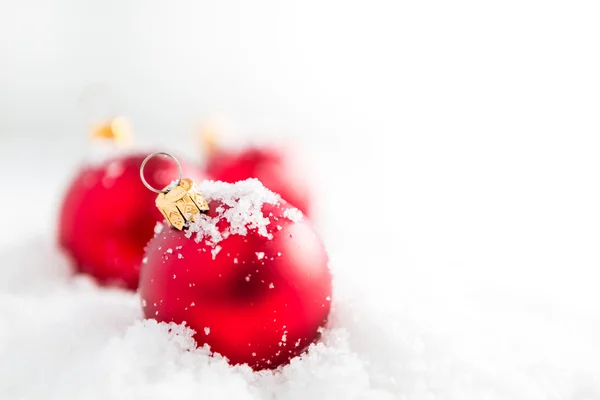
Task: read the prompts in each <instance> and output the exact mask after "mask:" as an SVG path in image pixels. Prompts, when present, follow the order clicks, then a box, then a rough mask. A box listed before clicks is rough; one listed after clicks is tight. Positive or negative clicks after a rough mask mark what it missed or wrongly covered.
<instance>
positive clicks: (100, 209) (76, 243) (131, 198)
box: [58, 155, 198, 290]
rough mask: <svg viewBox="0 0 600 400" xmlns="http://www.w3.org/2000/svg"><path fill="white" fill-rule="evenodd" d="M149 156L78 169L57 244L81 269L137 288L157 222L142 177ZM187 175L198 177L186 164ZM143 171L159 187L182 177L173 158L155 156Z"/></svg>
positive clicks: (65, 203) (103, 279)
mask: <svg viewBox="0 0 600 400" xmlns="http://www.w3.org/2000/svg"><path fill="white" fill-rule="evenodd" d="M144 157H145V155H128V156H124V157H119V158H114V159H112V160H108V161H106V162H104V163H102V164H98V165H86V166H84V167H83V168H81V170H80V171H79V172H78V174H77V176H76V177H75V179H74V180H73V181H72V182H71V184H70V186H69V188H68V189H67V192H66V194H65V197H64V200H63V203H62V207H61V210H60V216H59V226H58V240H59V245H60V246H61V247H62V248H63V249H64V250H65V251H66V253H67V254H69V255H70V256H71V258H72V259H73V262H74V266H75V268H76V270H77V271H78V272H82V273H86V274H89V275H91V276H93V277H94V278H95V279H96V280H97V281H98V282H100V283H103V284H111V285H117V286H122V287H126V288H129V289H132V290H135V289H137V286H138V281H139V273H140V265H141V262H142V256H143V253H144V246H145V245H146V243H147V242H148V241H149V240H150V239H151V238H152V236H153V234H154V228H155V226H156V223H157V221H162V220H163V217H162V215H161V214H160V212H159V211H158V210H157V209H156V206H155V205H154V201H155V198H156V194H155V193H153V192H151V191H150V190H148V189H147V188H146V187H144V185H143V184H142V182H141V181H140V165H141V163H142V160H143V159H144ZM184 172H185V173H186V176H198V173H197V172H196V171H195V170H194V169H193V168H189V167H186V166H185V165H184ZM145 176H146V177H147V179H148V181H149V182H150V183H151V184H152V185H153V186H154V187H157V188H163V187H165V186H167V185H168V184H169V183H170V182H171V181H172V180H173V179H176V178H177V176H178V170H177V165H176V164H175V163H174V162H173V161H172V160H170V159H167V158H162V157H160V158H159V157H155V158H153V159H151V160H150V161H149V162H148V164H147V165H146V169H145Z"/></svg>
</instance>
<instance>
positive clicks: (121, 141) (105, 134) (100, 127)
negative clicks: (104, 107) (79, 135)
mask: <svg viewBox="0 0 600 400" xmlns="http://www.w3.org/2000/svg"><path fill="white" fill-rule="evenodd" d="M90 136H91V137H92V139H101V140H110V141H112V142H113V143H115V144H116V145H117V146H128V145H130V144H131V143H132V142H133V129H132V127H131V123H130V122H129V120H128V119H127V118H125V117H116V118H112V119H108V120H105V121H102V122H100V123H98V124H96V125H95V126H94V127H93V128H92V129H91V131H90Z"/></svg>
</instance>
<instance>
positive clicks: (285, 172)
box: [206, 147, 311, 215]
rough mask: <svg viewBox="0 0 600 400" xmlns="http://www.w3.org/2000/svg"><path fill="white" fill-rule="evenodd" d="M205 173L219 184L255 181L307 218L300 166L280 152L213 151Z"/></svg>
mask: <svg viewBox="0 0 600 400" xmlns="http://www.w3.org/2000/svg"><path fill="white" fill-rule="evenodd" d="M206 170H207V173H208V175H209V176H210V177H211V179H214V180H217V181H223V182H230V183H234V182H238V181H242V180H244V179H248V178H257V179H258V180H260V181H261V182H262V183H263V185H265V186H266V187H267V188H269V189H270V190H272V191H274V192H275V193H278V194H279V195H281V197H282V198H283V199H284V200H285V201H287V202H288V203H290V204H292V205H293V206H294V207H296V208H298V209H299V210H300V211H302V213H304V214H305V215H309V212H310V203H311V198H310V188H309V185H308V183H307V182H306V178H305V177H304V176H303V171H302V170H301V166H300V165H299V164H298V163H297V162H295V161H294V160H293V158H292V157H291V155H290V154H288V153H286V152H285V151H284V150H283V149H277V148H257V147H251V148H248V149H245V150H243V151H241V152H227V151H224V150H219V149H217V150H215V152H214V154H212V155H211V156H210V157H209V159H208V163H207V165H206Z"/></svg>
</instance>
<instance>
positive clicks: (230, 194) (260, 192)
mask: <svg viewBox="0 0 600 400" xmlns="http://www.w3.org/2000/svg"><path fill="white" fill-rule="evenodd" d="M159 155H163V156H165V155H166V156H169V157H171V158H173V159H174V160H175V161H176V162H177V160H176V159H175V158H174V157H172V156H171V155H169V154H164V153H153V154H150V155H149V156H148V157H147V158H146V159H152V158H153V157H156V156H159ZM144 166H145V163H142V167H141V168H140V176H141V179H142V181H144V180H145V178H144V173H145V168H144ZM147 187H148V185H147ZM148 189H150V190H152V191H153V192H155V193H158V194H157V197H156V200H155V204H156V207H157V208H158V209H159V210H160V212H161V214H162V215H163V216H164V217H165V221H164V222H162V223H158V224H157V226H156V228H155V230H154V231H155V235H154V237H153V238H152V239H151V240H150V241H149V242H148V244H147V246H146V249H145V253H144V258H143V265H142V269H141V274H140V285H139V293H140V297H141V303H142V308H143V313H144V316H145V317H146V318H148V319H155V320H157V321H159V322H167V323H170V322H175V323H178V324H182V323H185V324H186V325H187V326H189V327H190V328H192V329H193V330H194V331H195V335H194V339H195V340H196V342H197V344H198V345H199V346H203V345H209V346H210V349H211V351H214V352H216V353H219V354H221V355H222V356H224V357H226V358H227V359H228V360H229V362H230V363H232V364H248V365H249V366H250V367H252V368H253V369H255V370H261V369H273V368H277V367H279V366H281V365H285V364H286V363H288V362H289V361H290V360H291V359H292V358H293V357H296V356H299V355H301V354H302V353H303V352H304V351H305V350H306V349H307V348H308V346H309V345H310V344H311V343H314V342H315V341H317V340H318V339H319V337H320V332H321V329H322V328H323V327H324V326H325V324H326V322H327V319H328V316H329V310H330V302H331V295H332V294H331V291H332V281H331V273H330V271H329V267H328V257H327V253H326V251H325V247H324V245H323V243H322V242H321V240H320V239H319V238H318V237H317V235H316V233H315V231H314V229H313V227H312V225H311V222H310V221H309V220H308V219H306V218H304V216H303V214H302V212H301V211H300V210H298V209H297V208H295V207H294V206H292V205H290V204H288V203H287V202H286V201H285V200H283V199H282V198H281V196H279V195H278V194H276V193H274V192H272V191H270V190H269V189H267V188H265V186H263V184H262V183H261V182H260V181H259V180H257V179H246V180H242V181H238V182H235V183H226V182H217V181H209V180H205V181H202V182H199V183H196V182H194V181H193V180H190V179H186V178H184V177H181V176H180V177H179V178H178V179H176V180H175V181H173V182H172V183H171V184H170V185H168V186H166V187H164V188H162V189H159V188H156V187H152V186H150V187H148Z"/></svg>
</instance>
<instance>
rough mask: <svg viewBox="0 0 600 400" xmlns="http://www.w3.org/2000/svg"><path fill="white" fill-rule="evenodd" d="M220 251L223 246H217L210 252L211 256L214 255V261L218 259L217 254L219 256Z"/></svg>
mask: <svg viewBox="0 0 600 400" xmlns="http://www.w3.org/2000/svg"><path fill="white" fill-rule="evenodd" d="M220 251H221V246H216V247H215V248H214V249H212V250H211V251H210V254H212V259H213V260H214V259H215V258H216V257H217V254H219V252H220Z"/></svg>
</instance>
